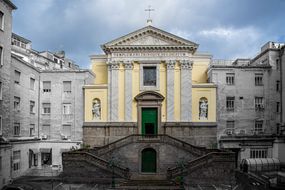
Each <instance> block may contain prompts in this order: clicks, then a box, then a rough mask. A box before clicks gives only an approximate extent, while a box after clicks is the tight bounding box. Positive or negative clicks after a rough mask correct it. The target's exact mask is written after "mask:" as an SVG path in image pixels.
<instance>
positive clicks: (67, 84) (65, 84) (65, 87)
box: [63, 81, 71, 93]
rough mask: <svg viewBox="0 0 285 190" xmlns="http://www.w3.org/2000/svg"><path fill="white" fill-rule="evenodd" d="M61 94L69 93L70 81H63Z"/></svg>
mask: <svg viewBox="0 0 285 190" xmlns="http://www.w3.org/2000/svg"><path fill="white" fill-rule="evenodd" d="M63 92H65V93H71V81H63Z"/></svg>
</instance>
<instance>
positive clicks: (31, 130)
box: [30, 124, 35, 137]
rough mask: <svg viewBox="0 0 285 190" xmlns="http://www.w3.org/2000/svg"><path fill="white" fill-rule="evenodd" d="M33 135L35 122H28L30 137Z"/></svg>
mask: <svg viewBox="0 0 285 190" xmlns="http://www.w3.org/2000/svg"><path fill="white" fill-rule="evenodd" d="M33 136H35V124H30V137H33Z"/></svg>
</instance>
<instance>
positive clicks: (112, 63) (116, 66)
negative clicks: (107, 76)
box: [107, 61, 120, 70]
mask: <svg viewBox="0 0 285 190" xmlns="http://www.w3.org/2000/svg"><path fill="white" fill-rule="evenodd" d="M107 65H108V69H109V70H118V69H119V68H120V62H119V61H108V62H107Z"/></svg>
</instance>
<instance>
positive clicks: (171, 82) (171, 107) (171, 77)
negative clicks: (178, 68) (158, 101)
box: [166, 60, 175, 121]
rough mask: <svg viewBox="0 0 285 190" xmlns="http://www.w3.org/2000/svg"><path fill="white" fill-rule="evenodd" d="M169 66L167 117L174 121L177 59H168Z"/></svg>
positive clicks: (167, 65)
mask: <svg viewBox="0 0 285 190" xmlns="http://www.w3.org/2000/svg"><path fill="white" fill-rule="evenodd" d="M166 67H167V74H166V77H167V84H166V85H167V87H166V109H167V111H166V119H167V121H174V68H175V61H174V60H171V61H166Z"/></svg>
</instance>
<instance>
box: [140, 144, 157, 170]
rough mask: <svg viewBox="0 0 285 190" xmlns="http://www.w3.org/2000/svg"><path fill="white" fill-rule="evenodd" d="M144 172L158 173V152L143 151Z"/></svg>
mask: <svg viewBox="0 0 285 190" xmlns="http://www.w3.org/2000/svg"><path fill="white" fill-rule="evenodd" d="M142 172H149V173H155V172H156V151H155V150H154V149H152V148H146V149H144V150H143V151H142Z"/></svg>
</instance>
